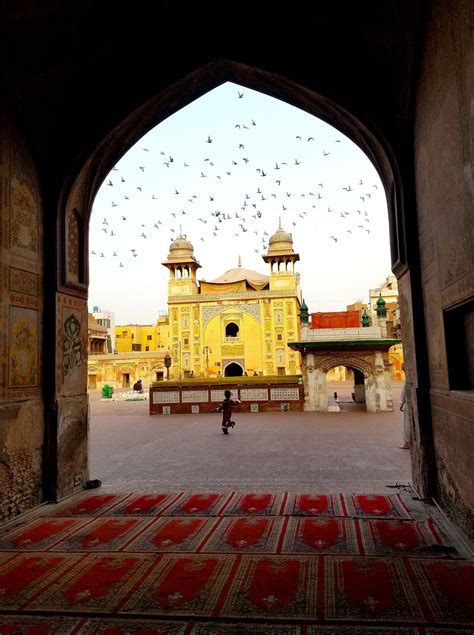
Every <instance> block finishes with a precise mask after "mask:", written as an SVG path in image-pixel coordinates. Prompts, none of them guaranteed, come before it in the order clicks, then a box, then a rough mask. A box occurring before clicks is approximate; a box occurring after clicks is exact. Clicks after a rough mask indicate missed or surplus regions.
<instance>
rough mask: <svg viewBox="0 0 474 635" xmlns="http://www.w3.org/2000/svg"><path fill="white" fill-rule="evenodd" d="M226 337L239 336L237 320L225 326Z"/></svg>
mask: <svg viewBox="0 0 474 635" xmlns="http://www.w3.org/2000/svg"><path fill="white" fill-rule="evenodd" d="M225 336H226V337H239V327H238V325H237V324H236V323H235V322H229V324H226V327H225Z"/></svg>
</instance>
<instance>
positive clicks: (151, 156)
mask: <svg viewBox="0 0 474 635" xmlns="http://www.w3.org/2000/svg"><path fill="white" fill-rule="evenodd" d="M280 222H281V227H282V228H283V229H284V230H285V231H287V232H289V233H291V234H292V236H293V248H294V250H295V252H297V253H299V254H300V258H301V260H300V262H299V263H297V265H296V270H297V271H299V272H300V275H301V288H302V293H303V297H304V299H305V301H306V304H307V305H308V307H309V310H310V312H317V311H344V310H346V306H347V305H348V304H352V303H353V302H354V301H356V300H358V299H361V300H363V301H367V300H368V295H369V289H373V288H375V287H378V286H380V284H381V283H382V282H383V281H384V280H385V279H386V278H387V276H389V275H391V269H390V247H389V233H388V213H387V202H386V198H385V193H384V190H383V186H382V183H381V181H380V178H379V176H378V174H377V172H376V170H375V168H374V167H373V165H372V163H371V162H370V161H369V159H368V158H367V157H366V155H365V154H364V153H363V152H362V150H361V149H360V148H359V147H358V146H356V145H355V144H354V143H353V142H352V141H351V140H349V139H348V138H347V137H345V136H344V135H342V134H341V133H340V132H339V131H337V130H336V129H335V128H333V127H332V126H330V125H328V124H327V123H325V122H323V121H321V120H319V119H317V118H316V117H314V116H313V115H310V114H308V113H306V112H305V111H303V110H300V109H298V108H295V107H293V106H290V105H288V104H286V103H285V102H282V101H279V100H277V99H274V98H272V97H268V96H266V95H263V94H262V93H259V92H257V91H254V90H251V89H248V88H243V87H241V86H238V85H236V84H233V83H230V82H227V83H225V84H222V85H221V86H219V87H218V88H215V89H214V90H212V91H210V92H209V93H207V94H206V95H204V96H203V97H201V98H199V99H197V100H196V101H194V102H193V103H192V104H190V105H189V106H187V107H186V108H183V109H182V110H180V111H179V112H177V113H175V114H174V115H172V116H170V117H168V118H167V119H166V120H165V121H163V122H162V123H160V124H159V125H158V126H156V127H155V128H154V129H152V130H151V131H150V132H149V133H147V134H146V135H145V136H143V137H142V138H141V140H140V141H139V142H138V143H136V144H135V145H134V146H133V147H132V148H131V149H130V150H129V151H128V152H127V154H126V155H124V157H123V158H122V159H120V161H119V162H118V163H117V165H116V166H115V167H114V168H113V170H112V171H111V172H110V173H109V175H108V177H107V178H106V179H105V180H104V182H103V184H102V185H101V187H100V189H99V191H98V193H97V196H96V198H95V201H94V205H93V211H92V216H91V223H90V240H89V249H90V254H89V258H90V287H89V310H92V308H93V307H94V306H99V307H100V308H101V309H102V310H110V311H113V312H114V313H115V322H116V324H152V323H154V322H155V321H156V319H157V318H158V316H159V315H160V314H163V313H165V312H167V293H168V278H169V272H168V270H167V269H166V268H165V267H164V266H163V265H162V264H161V263H162V262H163V261H165V260H166V258H167V256H168V253H169V246H170V243H171V241H172V240H173V239H174V238H176V237H177V236H178V235H179V234H180V231H181V232H182V233H183V234H184V235H185V236H186V238H187V239H188V240H190V241H191V242H192V244H193V246H194V255H195V257H196V258H197V260H198V262H199V263H200V265H201V269H199V270H198V279H203V280H204V279H205V280H207V281H211V280H213V279H214V278H217V277H218V276H220V275H222V274H223V273H224V272H225V271H227V270H229V269H232V268H234V267H237V266H238V260H239V256H240V258H241V263H242V267H244V268H246V269H252V270H255V271H258V272H260V273H264V274H268V273H269V271H268V267H269V265H268V264H267V263H265V262H264V261H263V260H262V255H263V254H264V253H266V250H267V248H268V238H269V237H270V236H271V235H272V234H273V233H274V232H275V231H276V230H277V229H278V227H279V224H280Z"/></svg>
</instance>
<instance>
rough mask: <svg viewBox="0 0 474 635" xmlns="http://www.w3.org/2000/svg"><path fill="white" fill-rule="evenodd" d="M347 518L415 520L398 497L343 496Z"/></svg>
mask: <svg viewBox="0 0 474 635" xmlns="http://www.w3.org/2000/svg"><path fill="white" fill-rule="evenodd" d="M341 498H342V501H343V505H344V507H345V509H346V513H345V515H346V516H352V517H354V518H374V517H375V518H406V519H408V520H413V516H412V515H411V514H410V512H409V511H408V509H407V508H406V507H405V505H404V504H403V502H402V499H401V497H400V495H399V494H396V495H385V494H383V495H376V494H373V495H370V494H367V495H358V494H341Z"/></svg>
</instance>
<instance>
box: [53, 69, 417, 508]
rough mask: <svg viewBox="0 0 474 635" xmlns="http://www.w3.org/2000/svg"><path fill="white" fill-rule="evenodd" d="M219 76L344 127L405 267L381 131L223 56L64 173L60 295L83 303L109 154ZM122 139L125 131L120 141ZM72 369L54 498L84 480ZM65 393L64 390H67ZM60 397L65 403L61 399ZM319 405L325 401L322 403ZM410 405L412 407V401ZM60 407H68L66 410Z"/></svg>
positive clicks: (80, 395)
mask: <svg viewBox="0 0 474 635" xmlns="http://www.w3.org/2000/svg"><path fill="white" fill-rule="evenodd" d="M226 81H231V82H235V83H238V84H240V85H241V86H246V87H248V88H252V89H256V90H258V91H260V92H262V93H265V94H267V95H269V96H278V98H279V99H283V100H284V101H286V102H287V103H289V104H291V105H293V106H296V107H298V108H302V109H304V110H305V111H306V112H308V113H309V114H311V115H314V116H315V117H319V118H320V119H321V120H323V121H325V122H327V123H330V124H331V125H333V126H334V127H335V128H337V129H339V130H341V131H344V134H345V135H347V137H349V138H350V139H351V140H352V141H353V142H355V143H356V144H357V145H358V146H359V147H360V148H361V149H363V150H364V151H365V153H366V154H367V156H368V157H369V158H370V159H371V160H372V162H373V164H374V166H375V168H376V169H377V171H378V173H379V175H380V177H381V179H382V182H383V184H384V187H385V191H386V195H387V205H388V214H389V226H390V232H391V246H392V261H393V266H392V270H393V271H394V273H395V274H396V275H397V274H399V275H401V274H402V273H403V272H404V271H405V270H406V266H407V263H406V258H405V238H404V233H403V228H404V225H403V222H402V221H401V220H400V219H401V213H402V208H401V206H400V200H401V196H402V187H401V185H402V184H401V179H400V177H399V174H398V168H397V164H396V161H395V160H394V158H393V155H392V151H391V149H390V147H389V146H388V145H387V144H386V143H385V141H384V140H383V139H382V137H380V136H378V135H377V134H376V132H374V131H372V130H370V129H369V128H368V127H367V126H366V125H364V122H363V121H361V120H359V119H357V118H356V117H355V116H353V115H352V114H351V113H350V112H348V111H347V110H344V109H341V108H340V107H339V106H338V104H336V103H335V102H331V101H330V100H329V99H326V98H325V97H323V96H321V95H318V94H317V93H315V92H310V91H309V90H308V89H307V88H305V87H302V86H299V85H298V84H296V83H291V82H289V81H288V80H287V79H286V78H284V77H278V76H276V75H275V74H273V73H268V72H266V71H262V70H260V69H257V68H249V67H246V66H244V65H242V64H238V63H234V62H230V61H229V60H219V61H217V62H212V63H210V64H208V65H206V66H204V67H202V68H200V69H198V70H197V71H195V72H194V73H192V74H191V75H189V76H187V77H184V78H181V79H179V81H177V83H176V84H174V85H172V86H169V87H168V88H167V89H164V90H162V91H161V92H160V93H159V94H157V96H156V97H154V98H153V99H151V100H149V101H148V102H147V103H145V104H143V105H142V106H141V107H140V108H138V109H137V110H135V111H134V112H133V113H131V114H130V115H129V116H128V117H125V118H124V119H123V121H122V122H121V123H120V124H118V125H117V126H116V127H114V129H113V130H110V132H109V133H108V134H105V135H104V136H103V141H102V142H101V143H100V144H99V145H97V146H96V148H95V150H94V151H93V152H92V153H91V155H90V156H89V159H88V160H86V161H85V163H84V164H83V166H82V168H81V169H80V170H78V172H77V178H76V179H75V180H73V177H72V175H71V181H69V182H68V183H67V184H65V186H64V189H63V192H62V200H61V205H60V214H59V216H58V235H59V236H61V237H62V240H59V241H58V262H60V263H62V265H61V271H60V288H61V291H62V293H63V294H66V293H67V294H69V295H68V296H67V298H66V299H65V300H64V301H65V302H66V301H67V302H68V303H71V297H74V298H77V303H78V306H80V307H82V306H83V305H84V306H85V301H86V298H87V286H88V265H89V263H88V234H87V229H88V223H89V217H90V214H91V209H92V201H93V200H94V197H95V195H96V193H97V191H98V189H99V187H100V186H101V184H102V183H103V181H104V180H105V179H106V178H107V175H108V174H109V172H110V171H111V170H112V168H113V167H114V166H115V164H116V163H117V161H118V160H119V159H120V158H121V157H122V156H123V155H124V154H125V153H126V152H127V151H128V150H129V149H130V148H131V147H132V145H134V144H135V143H136V142H137V141H138V140H139V139H140V138H141V137H143V135H144V134H146V133H147V132H149V131H150V130H151V128H153V127H154V126H156V125H157V124H159V123H160V122H161V121H163V120H164V119H166V118H167V117H169V116H170V114H171V113H170V103H172V104H173V110H174V111H177V110H179V109H180V108H182V107H184V106H186V105H187V104H188V103H189V102H190V101H192V100H193V99H197V98H199V97H200V96H201V95H203V94H204V93H206V92H208V91H210V90H212V89H213V88H215V87H216V86H218V85H220V84H222V83H224V82H226ZM124 139H126V142H125V143H124V142H123V140H124ZM76 229H77V231H76ZM76 235H79V239H78V240H75V239H74V237H75V236H76ZM76 263H79V264H78V265H77V264H76ZM62 301H63V299H62V296H61V297H59V298H58V306H59V304H60V303H61V302H62ZM60 309H61V310H62V305H61V306H60V307H59V308H58V314H59V312H60ZM403 311H404V319H405V320H407V321H408V322H410V321H411V320H412V313H411V304H410V302H408V303H407V302H405V303H404V305H403ZM61 315H62V313H61ZM58 328H59V327H58ZM61 328H62V331H65V328H66V327H65V325H64V324H61ZM62 331H61V332H60V331H58V339H57V341H58V346H59V344H60V343H62V342H63V341H64V338H65V335H64V333H63V332H62ZM228 337H232V336H228ZM59 351H62V349H61V346H59V347H58V353H57V355H59V360H58V363H57V364H56V366H55V368H56V367H57V368H64V364H63V363H62V356H61V354H60V352H59ZM223 371H224V375H225V376H227V377H229V376H242V375H243V373H244V369H243V366H240V365H239V364H237V363H235V362H232V363H231V364H228V367H225V368H223ZM314 374H315V375H316V374H317V373H314ZM78 377H79V375H78V374H77V373H66V372H63V374H62V376H61V377H59V379H58V383H57V386H56V390H57V392H58V395H60V398H62V395H63V394H64V395H69V394H74V395H76V397H75V398H74V399H75V401H77V402H78V406H77V407H78V408H79V406H81V413H82V412H83V413H84V415H83V419H84V425H83V430H84V434H83V435H82V436H81V443H82V446H83V447H84V448H85V451H84V452H83V453H82V455H81V456H78V455H77V454H75V455H73V456H70V455H67V458H64V459H63V457H66V454H65V453H64V452H62V451H61V447H62V446H65V447H69V445H70V444H71V439H74V443H75V444H76V445H77V426H74V433H73V426H68V425H66V423H64V425H63V423H61V425H60V426H59V427H60V428H61V429H62V430H66V431H67V434H63V435H62V437H61V438H60V439H59V440H58V442H57V447H56V446H55V447H54V453H53V452H52V451H51V452H46V454H47V455H48V456H53V455H54V456H58V457H60V458H59V460H58V461H57V462H55V464H54V465H51V466H50V471H52V472H55V473H56V480H57V481H58V483H59V485H58V487H57V488H56V492H55V497H59V498H60V497H63V496H65V495H67V494H69V493H71V491H72V489H73V488H71V485H70V480H69V481H68V482H67V483H66V482H64V483H63V482H62V479H61V475H62V474H65V475H67V474H70V473H73V474H76V473H80V474H81V475H82V478H83V480H84V481H85V480H87V478H88V457H87V447H88V443H87V425H86V422H87V414H86V413H87V382H86V381H84V385H83V386H79V385H78V383H79V382H80V379H76V378H78ZM68 399H70V398H69V397H68ZM326 401H327V400H326ZM67 404H68V408H69V406H70V404H69V401H68V402H67ZM326 408H327V405H326V406H325V407H324V408H323V410H324V409H326ZM414 410H415V411H417V409H416V408H415V409H414ZM65 412H69V410H67V411H65ZM74 421H75V420H74ZM73 435H74V436H73ZM69 436H71V439H69ZM53 480H54V479H53ZM415 480H417V479H415Z"/></svg>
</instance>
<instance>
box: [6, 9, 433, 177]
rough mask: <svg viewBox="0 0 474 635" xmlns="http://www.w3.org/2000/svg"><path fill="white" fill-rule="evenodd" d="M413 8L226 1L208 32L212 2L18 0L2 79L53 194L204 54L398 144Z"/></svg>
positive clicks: (203, 60) (418, 12)
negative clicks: (312, 96)
mask: <svg viewBox="0 0 474 635" xmlns="http://www.w3.org/2000/svg"><path fill="white" fill-rule="evenodd" d="M422 5H423V3H422V0H384V1H383V2H380V1H378V0H374V1H373V2H372V1H368V2H363V3H356V2H352V1H351V0H349V1H344V2H337V1H336V2H333V3H329V2H327V3H309V4H307V5H306V6H303V5H300V7H299V10H298V11H297V12H293V13H292V12H291V10H288V11H284V12H283V13H282V12H280V11H278V10H274V9H272V8H271V7H269V6H268V5H267V4H266V3H264V4H263V5H259V4H258V3H257V4H254V3H252V5H251V6H250V5H249V6H248V7H247V5H246V3H236V4H235V6H234V8H233V9H232V8H231V7H229V12H230V15H231V18H230V19H229V18H227V15H226V17H225V18H222V28H219V26H213V27H212V28H210V24H211V22H215V20H216V19H217V20H218V19H219V18H218V15H219V12H218V9H217V3H216V5H214V3H209V4H207V5H206V4H204V5H203V4H202V3H201V4H197V5H193V4H192V3H186V4H183V3H180V2H174V3H171V2H156V3H149V4H147V6H146V9H143V10H140V11H139V10H136V11H134V10H131V9H130V7H128V6H126V5H124V6H123V8H122V7H121V6H120V5H117V4H116V3H115V4H114V3H111V2H108V1H103V0H83V2H80V3H68V2H64V3H47V4H45V3H40V4H39V5H38V3H37V2H33V0H25V1H24V2H22V3H11V4H9V5H8V6H7V8H4V9H3V15H2V24H3V27H4V33H7V34H8V36H7V37H3V38H0V58H1V59H3V60H6V68H5V71H4V73H3V77H2V79H3V80H4V82H5V84H6V92H7V95H8V96H9V101H10V103H11V105H12V108H14V110H15V111H16V112H15V114H16V116H17V117H18V118H19V119H20V123H23V128H24V132H25V133H26V135H27V137H28V140H29V143H30V146H31V148H32V151H33V155H34V157H35V160H36V162H37V166H38V169H39V172H40V174H42V176H43V178H45V177H46V178H51V175H53V174H55V175H56V178H57V179H58V182H56V183H50V184H49V186H50V187H53V188H55V186H56V187H57V188H58V189H59V187H60V182H59V181H62V180H63V178H64V175H65V173H66V172H67V171H68V170H70V169H72V167H73V166H74V165H75V163H76V162H77V161H79V160H80V158H81V157H85V156H87V155H88V153H89V152H90V151H91V149H92V148H93V147H94V146H95V145H97V143H99V142H100V141H101V140H102V139H103V138H104V137H105V135H106V134H107V133H108V132H110V130H111V129H112V128H113V127H114V126H115V125H118V124H119V123H120V122H121V121H123V119H124V118H125V117H127V116H128V115H129V114H130V113H131V112H133V111H134V110H135V109H136V108H138V107H139V106H141V105H142V104H143V103H145V102H146V101H148V100H149V99H150V98H152V97H153V96H154V95H156V94H157V93H159V92H160V91H161V90H163V89H164V88H166V87H167V86H169V85H170V84H173V83H174V82H176V81H178V80H179V79H181V78H182V77H184V76H186V75H188V74H189V73H192V72H193V71H195V70H196V69H197V68H199V67H201V66H203V65H206V64H208V63H209V62H211V61H212V60H215V59H216V58H226V59H229V60H233V61H236V62H240V63H242V64H246V65H248V66H250V67H255V68H259V69H263V70H265V71H267V72H269V73H274V74H276V75H279V76H281V77H283V78H288V79H290V80H291V81H293V82H296V83H299V84H301V85H302V86H306V87H308V88H310V89H312V90H314V91H316V92H318V93H319V94H321V95H323V96H325V97H327V98H329V99H331V100H333V101H334V102H336V103H337V104H339V105H340V106H342V107H344V108H346V109H347V110H349V111H351V112H352V113H353V114H354V115H355V116H357V117H360V118H361V119H362V120H364V121H365V122H366V123H370V122H373V124H374V125H375V126H377V127H378V128H379V129H380V130H382V132H383V134H384V135H385V137H386V138H387V139H388V141H389V142H390V143H391V144H392V146H393V147H394V148H395V149H396V148H397V146H398V147H400V148H402V147H403V145H404V144H405V142H406V140H407V138H408V137H407V135H409V131H410V130H411V121H410V102H411V95H410V89H411V86H412V80H413V73H415V72H416V66H415V64H414V56H415V52H416V46H417V42H416V38H417V32H418V30H419V25H420V21H421V19H422ZM216 12H217V13H216ZM221 15H222V14H221ZM263 33H265V45H263V43H262V34H263ZM183 42H185V43H186V46H185V47H184V45H183ZM185 51H189V52H190V53H189V54H188V53H186V52H185ZM212 87H213V86H210V87H205V86H203V87H202V89H203V92H206V90H208V89H209V88H212ZM193 98H194V97H193ZM172 111H173V109H172V106H171V105H170V112H169V114H172ZM37 124H38V125H37Z"/></svg>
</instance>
